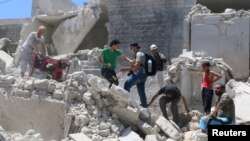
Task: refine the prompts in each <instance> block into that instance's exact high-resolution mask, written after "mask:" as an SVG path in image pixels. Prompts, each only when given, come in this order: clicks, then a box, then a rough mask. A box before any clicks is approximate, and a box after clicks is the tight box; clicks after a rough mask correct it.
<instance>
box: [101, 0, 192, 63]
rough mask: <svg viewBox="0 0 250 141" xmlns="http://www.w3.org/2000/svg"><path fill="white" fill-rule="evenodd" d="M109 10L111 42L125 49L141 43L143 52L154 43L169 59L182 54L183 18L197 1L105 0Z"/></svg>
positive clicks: (104, 2) (103, 2)
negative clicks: (114, 41)
mask: <svg viewBox="0 0 250 141" xmlns="http://www.w3.org/2000/svg"><path fill="white" fill-rule="evenodd" d="M101 2H102V4H104V5H106V6H107V7H108V10H109V25H108V31H109V41H111V40H113V39H115V38H117V39H120V40H121V42H122V49H123V50H126V51H127V50H128V48H126V47H127V46H128V45H129V44H131V43H133V42H138V43H139V45H141V46H142V49H143V51H149V49H148V48H149V46H150V45H151V44H152V43H155V44H157V45H158V46H159V48H160V50H161V51H162V52H163V53H164V54H165V55H166V56H167V57H169V58H172V57H176V56H177V55H178V54H180V53H181V49H182V42H183V36H182V34H183V19H184V16H185V15H186V14H187V13H188V11H189V10H190V8H191V7H192V6H193V5H194V4H195V3H196V0H126V1H124V0H104V1H101Z"/></svg>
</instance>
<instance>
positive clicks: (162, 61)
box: [150, 44, 167, 88]
mask: <svg viewBox="0 0 250 141" xmlns="http://www.w3.org/2000/svg"><path fill="white" fill-rule="evenodd" d="M150 50H151V53H152V56H153V57H154V59H155V63H156V70H157V72H156V77H157V79H158V84H159V87H160V88H161V87H163V86H164V75H163V70H164V69H165V66H166V62H167V59H166V57H165V56H164V55H163V54H162V53H160V52H159V51H158V47H157V45H155V44H152V45H151V46H150Z"/></svg>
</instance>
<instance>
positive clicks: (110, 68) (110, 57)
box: [98, 40, 132, 88]
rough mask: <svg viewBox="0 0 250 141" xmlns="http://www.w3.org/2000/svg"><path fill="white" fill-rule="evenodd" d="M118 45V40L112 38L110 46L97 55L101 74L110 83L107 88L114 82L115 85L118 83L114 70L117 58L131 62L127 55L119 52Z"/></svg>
mask: <svg viewBox="0 0 250 141" xmlns="http://www.w3.org/2000/svg"><path fill="white" fill-rule="evenodd" d="M119 47H120V41H119V40H113V41H112V42H111V43H110V47H109V48H106V49H104V50H103V51H102V53H101V55H100V56H99V57H98V59H99V61H100V62H101V64H102V68H101V73H102V76H103V77H104V78H105V79H107V80H108V81H109V83H110V85H109V88H110V87H111V86H112V84H115V85H118V84H119V81H118V78H117V76H116V72H115V68H116V62H117V58H118V57H121V59H123V60H126V61H128V62H132V60H130V59H129V58H128V57H126V56H124V55H122V54H121V52H120V51H119V50H118V48H119Z"/></svg>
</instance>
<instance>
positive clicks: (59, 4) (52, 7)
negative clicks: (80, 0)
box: [31, 0, 77, 16]
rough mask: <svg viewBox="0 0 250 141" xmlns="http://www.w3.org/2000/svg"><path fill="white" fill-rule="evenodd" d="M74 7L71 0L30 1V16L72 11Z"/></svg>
mask: <svg viewBox="0 0 250 141" xmlns="http://www.w3.org/2000/svg"><path fill="white" fill-rule="evenodd" d="M76 8H77V7H76V5H75V4H74V3H73V2H72V1H71V0H32V14H31V15H32V16H35V15H41V14H46V13H54V12H56V11H72V10H74V9H76Z"/></svg>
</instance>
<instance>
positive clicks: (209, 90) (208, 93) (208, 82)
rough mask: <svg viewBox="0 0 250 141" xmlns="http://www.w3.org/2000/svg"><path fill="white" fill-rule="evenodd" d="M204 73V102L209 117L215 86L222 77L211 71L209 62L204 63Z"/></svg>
mask: <svg viewBox="0 0 250 141" xmlns="http://www.w3.org/2000/svg"><path fill="white" fill-rule="evenodd" d="M202 71H203V76H202V101H203V107H204V112H205V113H206V115H209V114H210V111H211V105H212V101H213V95H214V91H213V84H214V82H216V81H218V80H219V79H220V78H221V77H222V75H221V74H218V73H216V72H213V71H210V62H208V61H205V62H203V63H202Z"/></svg>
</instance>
